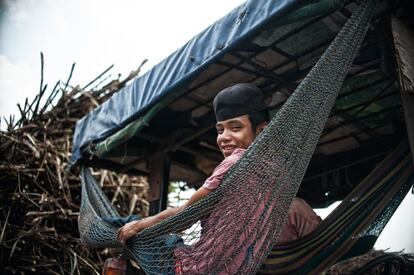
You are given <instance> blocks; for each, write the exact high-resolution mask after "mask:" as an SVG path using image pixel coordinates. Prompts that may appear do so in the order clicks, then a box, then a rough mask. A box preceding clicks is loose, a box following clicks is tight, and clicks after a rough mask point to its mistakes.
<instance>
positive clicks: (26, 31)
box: [0, 0, 414, 252]
mask: <svg viewBox="0 0 414 275" xmlns="http://www.w3.org/2000/svg"><path fill="white" fill-rule="evenodd" d="M243 2H244V1H243V0H224V1H223V0H209V1H194V0H174V1H168V0H164V1H161V0H145V1H144V0H118V1H110V0H107V1H106V0H71V1H67V0H15V1H12V0H3V1H0V3H1V4H0V5H1V7H0V115H1V116H2V117H3V116H8V115H9V114H17V113H18V109H17V107H16V104H17V103H23V102H24V100H25V98H26V97H29V99H33V98H34V96H35V95H36V94H37V93H38V91H39V85H40V52H43V54H44V57H45V67H44V82H45V83H49V86H53V85H54V84H55V83H56V82H57V81H58V80H64V81H65V80H66V79H67V77H68V75H69V72H70V68H71V66H72V63H74V62H76V68H75V71H74V75H73V77H72V81H71V84H72V85H77V84H79V85H81V86H82V85H85V84H87V83H88V82H89V81H91V80H92V79H94V78H95V77H96V76H98V74H99V73H101V72H102V71H103V70H104V69H106V68H107V67H109V66H110V65H112V64H114V65H115V67H114V68H113V69H112V70H111V73H112V74H113V77H114V78H115V77H116V75H117V74H118V73H120V74H122V76H124V77H125V76H126V75H127V74H128V73H129V72H130V71H132V70H134V69H136V68H137V67H138V65H139V64H140V63H141V61H142V60H144V59H148V60H149V61H148V63H147V64H146V65H145V66H144V68H143V69H144V71H146V70H149V69H150V68H151V67H152V66H154V65H155V64H157V63H158V62H159V61H161V60H162V59H164V58H165V57H167V56H168V55H169V54H171V53H172V52H173V51H175V50H176V49H178V48H179V47H180V46H182V45H183V44H184V43H185V42H187V41H188V40H189V39H191V38H192V37H193V36H194V35H196V34H197V33H199V32H201V31H202V30H203V29H205V28H206V27H207V26H209V25H210V24H212V23H213V22H214V21H216V20H217V19H219V18H221V17H222V16H224V15H225V14H227V13H228V12H229V11H231V10H232V9H233V8H235V7H237V6H238V5H240V4H241V3H243ZM2 129H4V123H3V122H2ZM322 212H327V211H326V210H325V211H322ZM322 212H318V213H322ZM413 212H414V196H413V195H412V194H409V195H408V196H407V197H406V199H405V200H404V202H403V204H402V206H401V207H400V208H399V209H398V211H397V213H396V214H395V215H394V216H393V218H392V219H391V221H390V223H389V225H388V226H387V227H386V229H385V230H384V232H383V234H382V236H381V237H380V239H379V240H378V242H377V244H376V248H378V249H387V248H390V249H391V250H393V251H396V250H401V249H403V248H406V252H414V219H413V218H412V217H413V214H412V213H413ZM321 215H322V216H325V214H324V213H322V214H321Z"/></svg>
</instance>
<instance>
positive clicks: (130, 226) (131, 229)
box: [117, 187, 212, 243]
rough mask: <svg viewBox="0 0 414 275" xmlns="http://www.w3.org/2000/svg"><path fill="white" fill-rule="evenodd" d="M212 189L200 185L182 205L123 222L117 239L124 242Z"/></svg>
mask: <svg viewBox="0 0 414 275" xmlns="http://www.w3.org/2000/svg"><path fill="white" fill-rule="evenodd" d="M211 192H212V190H209V189H207V188H204V187H201V188H199V189H198V190H197V191H196V192H195V193H194V194H193V195H192V196H191V198H190V199H189V200H188V201H187V202H186V203H185V204H183V205H181V206H179V207H175V208H169V209H166V210H164V211H161V212H160V213H158V214H156V215H154V216H151V217H147V218H145V219H142V220H139V221H132V222H129V223H127V224H125V225H124V226H123V227H121V228H120V229H119V230H118V236H117V238H118V240H120V241H121V242H123V243H124V242H125V241H126V240H127V239H129V238H131V237H132V236H135V235H136V234H138V233H139V232H140V231H142V230H143V229H145V228H147V227H150V226H152V225H154V224H156V223H158V222H160V221H163V220H165V219H167V218H169V217H171V216H173V215H175V214H177V213H179V212H181V211H183V210H184V209H185V208H187V207H189V206H191V205H192V204H194V203H196V202H197V201H199V200H201V199H202V198H204V197H205V196H207V195H208V194H210V193H211Z"/></svg>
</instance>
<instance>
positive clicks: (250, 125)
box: [213, 83, 269, 157]
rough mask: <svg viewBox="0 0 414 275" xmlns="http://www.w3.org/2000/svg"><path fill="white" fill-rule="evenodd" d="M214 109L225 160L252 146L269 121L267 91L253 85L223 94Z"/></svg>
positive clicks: (227, 89) (229, 88)
mask: <svg viewBox="0 0 414 275" xmlns="http://www.w3.org/2000/svg"><path fill="white" fill-rule="evenodd" d="M213 106H214V113H215V115H216V121H217V123H216V128H217V145H218V147H219V149H220V151H221V152H222V153H223V155H224V156H225V157H227V156H229V155H231V154H232V153H233V151H234V150H235V149H237V148H242V149H246V148H247V147H249V145H250V144H251V143H252V142H253V141H254V139H255V138H256V136H257V135H258V134H259V133H260V132H261V131H262V130H263V129H264V128H265V127H266V126H267V123H268V122H269V112H268V110H267V108H266V104H265V102H264V96H263V92H262V91H261V90H260V89H259V88H258V87H256V86H255V85H253V84H249V83H239V84H236V85H233V86H230V87H228V88H226V89H224V90H222V91H220V92H219V93H218V94H217V96H216V97H215V98H214V101H213Z"/></svg>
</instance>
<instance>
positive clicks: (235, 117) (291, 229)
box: [118, 83, 321, 243]
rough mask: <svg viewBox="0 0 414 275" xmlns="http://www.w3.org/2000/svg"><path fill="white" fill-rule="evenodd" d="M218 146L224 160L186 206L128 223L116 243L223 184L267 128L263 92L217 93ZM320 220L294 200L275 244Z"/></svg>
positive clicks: (242, 88) (247, 87) (235, 89)
mask: <svg viewBox="0 0 414 275" xmlns="http://www.w3.org/2000/svg"><path fill="white" fill-rule="evenodd" d="M213 105H214V112H215V115H216V121H217V124H216V129H217V145H218V147H219V149H220V151H221V152H222V154H223V156H224V160H223V161H222V162H221V163H220V164H219V165H218V166H217V167H216V169H215V170H214V172H213V174H212V175H211V176H210V177H209V178H208V179H207V180H206V181H205V183H204V184H203V186H202V187H201V188H199V189H198V190H197V191H196V192H195V193H194V194H193V196H192V197H191V198H190V199H189V201H188V202H187V203H185V204H184V205H182V206H180V207H177V208H170V209H166V210H164V211H162V212H160V213H158V214H157V215H155V216H151V217H147V218H145V219H142V220H139V221H133V222H130V223H127V224H126V225H125V226H123V227H122V228H120V229H119V231H118V239H119V240H120V241H121V242H125V241H126V240H127V239H128V238H130V237H132V236H134V235H136V234H137V233H139V232H140V231H141V230H143V229H145V228H147V227H149V226H152V225H154V224H156V223H158V222H160V221H162V220H164V219H166V218H168V217H170V216H172V215H175V214H177V213H179V212H180V211H182V210H183V209H185V208H187V207H189V206H190V205H192V204H194V203H195V202H197V201H198V200H200V199H202V198H203V197H205V196H207V195H208V194H209V193H210V192H213V191H214V190H215V189H216V188H217V187H218V186H219V185H220V183H221V181H222V180H223V177H224V175H225V174H226V173H227V171H228V170H229V168H230V167H231V166H232V165H233V164H234V163H235V162H236V161H237V160H238V159H240V157H241V156H242V155H243V154H244V152H245V151H246V149H247V147H249V146H250V144H251V143H252V142H253V141H254V139H255V138H256V137H257V135H259V134H260V132H261V131H262V130H263V129H264V128H265V127H266V126H267V124H268V122H269V113H268V110H267V108H266V105H265V102H264V96H263V93H262V91H261V90H260V89H259V88H257V87H256V86H255V85H253V84H248V83H239V84H236V85H234V86H231V87H228V88H226V89H224V90H222V91H220V92H219V93H218V94H217V96H216V97H215V98H214V102H213ZM320 221H321V219H320V218H319V217H318V216H317V215H316V214H315V212H314V211H313V210H312V208H311V207H310V206H309V205H308V204H307V203H306V202H305V201H304V200H302V199H299V198H295V199H294V200H293V203H292V206H291V209H290V211H289V214H288V219H287V223H286V225H285V227H284V228H283V229H282V232H281V234H280V236H279V238H278V243H283V242H287V241H291V240H295V239H297V238H300V237H302V236H304V235H307V234H308V233H310V232H311V231H313V230H314V229H315V228H316V226H317V225H318V224H319V223H320Z"/></svg>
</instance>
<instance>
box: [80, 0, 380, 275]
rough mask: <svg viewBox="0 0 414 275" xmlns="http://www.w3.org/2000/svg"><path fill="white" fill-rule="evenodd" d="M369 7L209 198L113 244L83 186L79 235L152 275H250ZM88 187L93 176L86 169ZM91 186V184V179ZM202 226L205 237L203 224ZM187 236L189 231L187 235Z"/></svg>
mask: <svg viewBox="0 0 414 275" xmlns="http://www.w3.org/2000/svg"><path fill="white" fill-rule="evenodd" d="M372 7H373V4H372V1H369V0H367V1H362V2H361V3H360V4H359V6H358V8H357V9H356V10H355V11H354V13H353V14H352V16H351V17H350V18H349V19H348V21H347V23H346V24H345V26H344V27H343V28H342V30H341V31H340V32H339V34H338V35H337V37H336V38H335V39H334V41H333V42H332V43H331V45H330V46H329V47H328V49H327V50H326V51H325V53H324V54H323V55H322V56H321V58H320V59H319V61H318V62H317V63H316V65H315V66H314V67H313V68H312V70H311V71H310V72H309V74H308V75H307V77H306V78H305V79H304V80H303V81H302V82H301V84H300V85H299V86H298V87H297V89H296V90H295V92H294V93H293V94H292V96H290V97H289V99H288V100H287V102H286V103H285V104H284V105H283V107H282V108H281V109H280V111H279V112H278V113H277V115H276V116H275V117H274V118H273V119H272V121H271V122H270V124H269V125H268V127H267V128H266V129H265V130H264V131H263V132H262V133H261V134H260V135H259V137H258V138H256V140H255V142H254V143H253V144H252V145H251V146H250V147H249V148H248V150H247V151H246V153H245V154H244V156H243V157H242V158H241V159H240V160H239V161H238V162H237V163H236V164H235V165H233V167H232V168H231V169H230V170H229V172H228V173H227V174H226V176H225V178H224V180H223V182H222V184H221V185H220V186H219V187H218V188H217V189H216V190H215V191H214V192H212V193H211V194H209V195H208V196H207V197H205V198H203V199H202V200H200V201H199V202H197V203H196V204H194V205H192V206H191V207H189V208H187V209H185V210H184V211H182V212H180V213H179V214H177V215H175V216H173V217H170V218H168V219H166V220H164V221H162V222H160V223H158V224H156V225H154V226H152V227H150V228H147V229H145V230H143V231H142V232H140V233H139V234H138V235H137V236H135V237H133V238H131V239H130V240H129V241H128V242H127V245H126V246H122V245H121V244H120V243H119V242H118V241H117V240H116V232H117V229H118V228H117V227H115V226H112V225H111V224H109V223H107V222H105V221H104V220H103V219H102V217H106V216H118V213H117V212H116V210H115V209H114V208H113V207H112V206H111V204H110V202H109V201H108V199H107V198H106V197H105V195H104V194H103V192H102V190H100V188H99V187H97V186H93V187H89V189H87V188H85V186H83V191H82V205H81V211H80V217H79V231H80V236H81V240H82V242H83V243H84V244H86V245H88V246H91V247H118V248H123V249H124V254H125V255H128V256H130V257H133V258H135V259H136V260H137V261H138V262H139V264H140V266H141V267H142V268H143V270H144V271H145V272H146V273H147V274H174V273H175V274H177V273H183V274H200V273H204V274H205V273H208V274H216V273H219V274H229V273H231V274H232V273H241V274H249V273H254V272H256V271H257V270H258V269H259V267H260V265H261V263H262V262H263V261H264V259H265V258H266V256H267V255H268V253H269V252H270V250H271V248H272V246H273V245H274V243H275V241H276V240H277V237H278V235H279V233H280V231H281V229H282V227H283V225H284V222H285V219H286V217H287V212H288V211H287V210H288V209H289V207H290V204H291V202H292V200H293V198H294V197H295V195H296V192H297V190H298V187H299V185H300V183H301V181H302V178H303V175H304V173H305V171H306V168H307V165H308V163H309V161H310V158H311V157H312V154H313V152H314V149H315V147H316V145H317V143H318V140H319V136H320V134H321V132H322V130H323V128H324V125H325V123H326V121H327V119H328V116H329V113H330V111H331V108H332V106H333V104H334V102H335V99H336V96H337V94H338V93H339V90H340V88H341V85H342V82H343V80H344V78H345V76H346V74H347V71H348V69H349V67H350V65H351V64H352V62H353V59H354V58H355V56H356V54H357V53H358V50H359V48H360V46H361V44H362V41H363V38H364V36H365V34H366V32H367V29H368V26H369V22H370V17H371V12H372ZM82 173H83V178H84V183H83V185H85V182H86V181H88V177H91V175H90V173H87V172H86V170H85V169H83V172H82ZM90 180H92V179H90ZM200 220H203V227H202V230H201V233H197V227H199V226H200V225H199V223H197V222H198V221H200ZM184 232H185V233H184Z"/></svg>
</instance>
